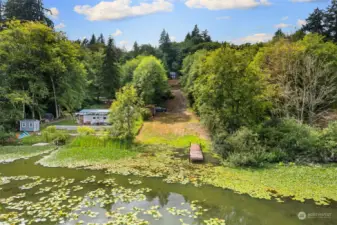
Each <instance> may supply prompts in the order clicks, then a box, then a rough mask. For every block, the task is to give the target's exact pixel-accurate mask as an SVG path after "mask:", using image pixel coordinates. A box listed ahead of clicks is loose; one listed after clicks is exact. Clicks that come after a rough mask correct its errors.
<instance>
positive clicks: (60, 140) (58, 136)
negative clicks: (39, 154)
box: [42, 126, 70, 145]
mask: <svg viewBox="0 0 337 225" xmlns="http://www.w3.org/2000/svg"><path fill="white" fill-rule="evenodd" d="M42 138H43V140H45V141H46V142H52V141H54V143H55V144H57V145H64V144H65V143H66V141H67V140H68V139H69V138H70V135H69V134H68V132H66V131H60V130H56V127H55V126H50V127H47V128H46V129H45V130H44V131H42Z"/></svg>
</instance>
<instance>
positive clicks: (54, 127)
mask: <svg viewBox="0 0 337 225" xmlns="http://www.w3.org/2000/svg"><path fill="white" fill-rule="evenodd" d="M44 131H46V132H48V133H56V131H57V130H56V126H49V127H47V128H46V129H45V130H44Z"/></svg>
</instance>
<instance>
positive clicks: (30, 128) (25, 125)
mask: <svg viewBox="0 0 337 225" xmlns="http://www.w3.org/2000/svg"><path fill="white" fill-rule="evenodd" d="M20 131H26V132H38V131H40V121H39V120H28V119H26V120H21V121H20Z"/></svg>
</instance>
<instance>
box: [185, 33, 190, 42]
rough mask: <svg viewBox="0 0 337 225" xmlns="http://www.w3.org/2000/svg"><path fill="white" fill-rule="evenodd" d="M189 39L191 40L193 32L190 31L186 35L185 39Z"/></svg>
mask: <svg viewBox="0 0 337 225" xmlns="http://www.w3.org/2000/svg"><path fill="white" fill-rule="evenodd" d="M189 40H191V34H190V32H188V33H187V34H186V37H185V41H189Z"/></svg>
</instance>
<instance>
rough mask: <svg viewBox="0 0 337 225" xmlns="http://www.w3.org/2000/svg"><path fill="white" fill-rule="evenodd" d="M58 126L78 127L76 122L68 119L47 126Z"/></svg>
mask: <svg viewBox="0 0 337 225" xmlns="http://www.w3.org/2000/svg"><path fill="white" fill-rule="evenodd" d="M56 125H65V126H73V125H74V126H75V125H78V124H77V122H76V120H74V119H71V118H68V119H64V120H60V121H55V122H51V123H49V124H47V126H56Z"/></svg>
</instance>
